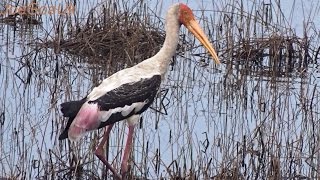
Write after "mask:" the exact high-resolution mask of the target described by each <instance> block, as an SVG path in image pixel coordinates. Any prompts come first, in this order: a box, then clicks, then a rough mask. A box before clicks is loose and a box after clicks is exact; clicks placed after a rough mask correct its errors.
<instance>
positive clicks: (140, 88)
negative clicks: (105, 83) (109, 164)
mask: <svg viewBox="0 0 320 180" xmlns="http://www.w3.org/2000/svg"><path fill="white" fill-rule="evenodd" d="M160 84H161V76H160V75H154V76H152V77H151V78H147V79H141V80H140V81H137V82H133V83H127V84H123V85H121V86H120V87H118V88H116V89H113V90H111V91H109V92H107V93H106V94H105V95H103V96H101V97H100V98H98V99H96V100H93V101H89V102H88V103H98V106H99V108H100V110H101V111H108V110H110V109H114V108H117V107H124V106H125V105H128V106H130V105H131V104H133V103H136V102H144V101H146V102H147V104H146V105H145V106H144V107H143V108H142V109H141V110H140V111H139V112H134V110H133V111H132V112H131V113H129V114H128V115H127V116H122V114H121V112H117V113H114V114H112V115H111V116H110V118H109V119H108V120H107V121H105V122H102V123H101V124H100V126H99V128H102V127H104V126H107V125H109V124H113V123H115V122H118V121H121V120H123V119H126V118H128V117H130V116H132V115H134V114H141V113H142V112H144V111H145V110H146V109H147V108H148V107H149V106H150V105H151V104H152V102H153V100H154V98H155V96H156V94H157V92H158V89H159V88H160ZM86 101H87V99H86V98H84V99H82V100H80V101H70V102H65V103H62V104H61V112H62V113H63V116H64V117H69V120H68V123H67V126H66V128H65V130H64V131H63V132H62V134H61V135H60V136H59V140H62V139H66V138H68V130H69V127H70V125H71V123H72V121H73V120H74V118H75V117H76V115H77V114H78V112H79V110H80V108H81V106H82V105H83V104H84V103H85V102H86Z"/></svg>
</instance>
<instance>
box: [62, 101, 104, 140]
mask: <svg viewBox="0 0 320 180" xmlns="http://www.w3.org/2000/svg"><path fill="white" fill-rule="evenodd" d="M98 114H99V108H98V104H93V103H92V104H88V103H85V104H83V106H82V107H81V109H80V111H79V112H78V114H77V116H76V117H75V119H74V120H73V122H72V124H71V126H70V128H69V131H68V137H69V139H70V140H72V141H77V140H79V139H80V138H81V137H82V136H83V135H85V133H86V132H87V131H91V130H95V129H97V128H98V127H99V125H100V121H99V119H98Z"/></svg>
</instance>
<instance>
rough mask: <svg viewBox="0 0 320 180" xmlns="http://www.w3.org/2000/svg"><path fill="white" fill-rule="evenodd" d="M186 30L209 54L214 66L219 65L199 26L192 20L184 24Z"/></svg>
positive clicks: (214, 52) (216, 56) (215, 54)
mask: <svg viewBox="0 0 320 180" xmlns="http://www.w3.org/2000/svg"><path fill="white" fill-rule="evenodd" d="M185 26H186V28H187V29H188V30H189V31H190V32H191V33H192V34H193V35H194V36H195V37H196V38H197V39H198V40H199V41H200V42H201V43H202V44H203V46H204V47H205V48H206V49H207V50H208V51H209V52H210V54H211V56H212V58H213V60H214V61H215V63H216V64H220V61H219V58H218V55H217V53H216V51H215V50H214V48H213V47H212V45H211V43H210V42H209V40H208V38H207V36H206V35H205V34H204V32H203V30H202V29H201V27H200V25H199V24H198V23H197V21H195V20H194V19H191V20H189V21H188V22H187V23H185Z"/></svg>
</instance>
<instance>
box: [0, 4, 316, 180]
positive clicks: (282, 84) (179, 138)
mask: <svg viewBox="0 0 320 180" xmlns="http://www.w3.org/2000/svg"><path fill="white" fill-rule="evenodd" d="M285 2H286V1H282V3H285ZM82 3H83V2H82ZM308 3H310V4H308ZM314 3H316V2H315V1H310V2H309V1H308V2H305V7H306V9H308V8H309V9H312V8H311V6H313V7H316V6H314ZM80 4H81V3H80ZM95 5H96V4H94V3H89V4H88V6H95ZM88 6H83V7H82V8H83V9H84V10H83V11H84V12H87V10H88V9H89V8H88ZM150 6H151V8H152V5H150ZM167 6H168V5H166V4H163V9H167V8H166V7H167ZM190 6H191V5H190ZM210 6H212V8H209V9H213V8H218V10H217V12H215V14H217V13H219V12H220V11H221V8H222V7H224V6H223V3H222V4H221V5H219V4H215V5H211V4H210ZM284 6H288V7H291V5H287V4H286V5H284ZM296 6H297V5H296ZM296 6H295V7H296ZM194 7H199V9H202V8H201V7H203V6H200V5H198V4H195V5H194ZM87 8H88V9H87ZM283 9H284V13H285V14H286V13H288V12H286V10H287V9H286V8H283ZM299 12H301V11H297V10H295V11H294V13H299ZM206 13H212V12H211V11H208V12H206ZM83 14H84V17H85V15H86V13H83ZM160 14H162V13H161V12H160ZM197 16H198V17H200V18H201V17H202V16H201V15H199V14H197ZM204 17H208V16H206V15H205V16H204ZM297 17H298V15H297ZM299 17H301V16H299ZM43 18H46V17H45V16H44V17H43ZM204 19H205V18H204ZM202 20H203V19H202ZM295 20H296V21H297V22H295ZM300 22H301V21H300V20H299V19H298V18H297V19H295V18H292V24H299V23H300ZM51 23H53V21H51V20H50V18H49V19H45V20H44V24H43V28H41V27H36V26H27V27H25V26H18V27H13V26H9V25H6V24H1V25H0V31H1V34H0V44H1V48H0V62H1V66H0V67H1V69H0V82H1V83H0V85H1V86H0V177H14V178H18V179H22V178H26V179H33V178H40V177H41V178H49V179H50V178H51V179H54V178H68V177H70V176H71V177H74V178H75V177H76V176H81V177H83V178H93V177H95V178H102V177H103V175H104V173H105V172H104V167H103V165H102V164H101V163H100V162H99V160H98V159H97V158H96V157H95V156H94V155H93V153H92V151H93V150H94V148H95V146H96V145H97V143H98V138H97V136H100V137H101V135H102V130H99V131H95V132H92V133H89V134H88V135H87V136H86V137H84V138H83V139H82V140H81V141H80V142H77V143H75V144H72V143H70V142H69V141H58V140H57V138H58V136H59V134H60V133H61V130H62V128H63V127H64V125H65V123H66V122H65V119H63V118H62V115H61V113H60V112H59V104H61V103H62V102H65V101H68V100H75V99H80V98H83V97H84V96H85V95H86V94H87V93H88V92H89V91H90V90H91V89H92V87H94V86H96V85H97V84H98V82H99V81H100V80H102V79H103V78H105V77H107V75H108V74H110V73H111V72H112V71H113V70H112V69H105V68H104V67H103V66H101V65H99V64H88V63H84V60H83V59H81V58H79V57H75V56H73V55H69V54H66V53H62V52H61V53H58V54H56V53H55V52H54V50H52V49H43V48H42V49H40V50H36V49H37V47H36V46H35V45H32V46H30V43H32V42H34V40H35V39H37V38H40V39H41V38H44V34H45V33H46V32H47V31H48V30H49V29H50V24H51ZM314 26H315V27H316V28H318V29H319V22H317V19H316V18H315V20H314ZM297 27H300V26H299V25H297ZM184 31H185V30H183V32H184ZM296 31H297V32H298V34H300V33H301V30H300V29H299V28H297V29H296ZM301 34H303V33H301ZM187 38H189V37H187ZM315 39H316V38H315ZM221 41H222V40H221ZM218 42H219V40H218ZM313 43H314V44H313V46H315V47H316V46H319V43H316V42H313ZM221 44H223V43H221ZM203 52H204V49H203V48H201V47H200V48H196V49H193V50H192V51H188V52H185V53H184V54H179V55H178V56H177V57H176V61H175V64H174V66H172V67H169V69H170V70H169V72H168V80H167V81H166V82H165V83H164V84H163V85H162V89H161V92H160V94H159V96H158V97H157V99H156V100H155V102H154V104H153V105H152V108H151V109H149V110H148V111H147V112H145V113H144V115H143V120H142V122H141V123H140V125H139V127H138V128H137V129H136V133H135V139H134V149H133V153H132V161H131V162H133V163H132V168H133V173H134V175H135V176H142V177H148V178H151V179H158V178H160V177H167V178H170V177H171V178H172V177H173V176H176V175H181V176H182V177H186V176H188V174H189V173H190V172H193V173H194V174H193V175H194V176H195V177H206V178H208V177H213V176H216V175H218V174H221V172H225V173H229V174H233V176H235V174H234V173H235V172H236V173H239V174H241V176H243V177H245V178H248V179H253V178H259V179H260V178H264V177H268V178H271V177H272V176H273V177H277V176H276V173H280V174H281V175H280V176H281V177H288V178H292V177H298V176H300V177H310V178H317V177H319V175H318V174H319V167H320V166H319V160H320V154H319V148H320V147H319V144H320V143H319V137H320V132H319V129H320V127H319V126H320V124H319V119H320V117H319V116H320V115H319V112H320V106H319V105H318V104H319V101H320V99H319V98H320V97H319V90H320V89H319V87H318V85H317V84H318V83H319V78H320V74H319V70H318V69H319V67H318V64H317V61H316V62H314V61H313V62H312V61H311V63H308V65H307V66H306V67H304V68H300V69H294V70H291V71H287V72H285V73H284V74H282V75H279V71H277V69H273V71H271V73H261V72H270V69H269V67H267V64H268V63H266V64H264V66H261V67H259V68H252V67H249V66H248V64H241V63H232V62H231V60H232V58H223V59H222V61H223V62H224V63H223V64H222V65H220V66H215V65H214V64H213V62H212V61H211V60H210V59H209V58H207V57H204V58H200V57H198V56H193V54H196V53H203ZM221 52H222V50H221ZM185 59H189V60H185ZM235 62H237V61H236V60H235ZM264 62H265V61H264ZM126 131H127V129H126V124H125V123H122V122H120V123H117V124H116V126H115V127H114V129H113V131H112V134H111V139H110V145H109V154H108V156H109V158H108V159H109V161H110V162H113V163H114V166H115V167H116V168H119V166H120V161H121V153H122V150H123V146H124V141H125V135H126Z"/></svg>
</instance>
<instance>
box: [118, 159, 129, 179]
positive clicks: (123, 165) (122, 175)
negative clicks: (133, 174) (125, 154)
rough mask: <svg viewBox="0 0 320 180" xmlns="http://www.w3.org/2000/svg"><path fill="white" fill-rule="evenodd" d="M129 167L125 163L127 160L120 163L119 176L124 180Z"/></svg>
mask: <svg viewBox="0 0 320 180" xmlns="http://www.w3.org/2000/svg"><path fill="white" fill-rule="evenodd" d="M129 169H130V166H128V165H127V162H123V163H122V164H121V170H120V173H121V177H122V179H123V180H126V179H127V177H128V172H129Z"/></svg>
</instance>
